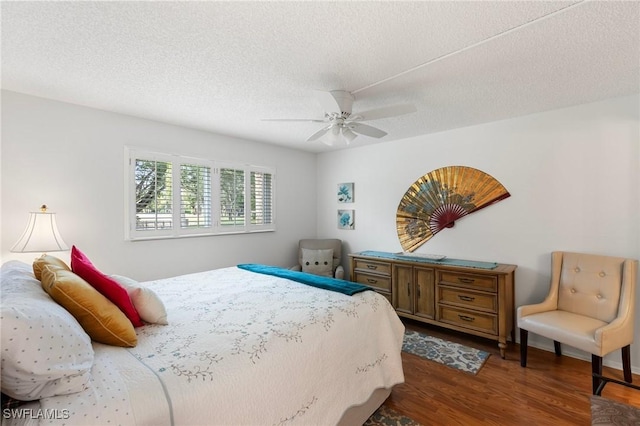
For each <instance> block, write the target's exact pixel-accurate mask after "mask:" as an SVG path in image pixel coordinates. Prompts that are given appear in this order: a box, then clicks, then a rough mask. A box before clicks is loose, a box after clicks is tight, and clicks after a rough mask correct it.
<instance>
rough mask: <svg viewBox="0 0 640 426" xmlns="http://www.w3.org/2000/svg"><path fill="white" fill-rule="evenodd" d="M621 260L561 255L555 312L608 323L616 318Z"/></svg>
mask: <svg viewBox="0 0 640 426" xmlns="http://www.w3.org/2000/svg"><path fill="white" fill-rule="evenodd" d="M624 260H625V259H624V258H618V257H608V256H598V255H592V254H583V253H568V252H565V253H564V254H563V255H562V270H561V275H560V286H559V289H558V309H560V310H563V311H567V312H573V313H576V314H579V315H584V316H590V317H594V318H597V319H599V320H601V321H606V322H611V321H613V319H614V318H616V316H617V315H618V304H619V302H620V291H621V286H622V265H623V263H624Z"/></svg>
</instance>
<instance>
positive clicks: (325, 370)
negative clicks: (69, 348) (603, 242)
mask: <svg viewBox="0 0 640 426" xmlns="http://www.w3.org/2000/svg"><path fill="white" fill-rule="evenodd" d="M145 285H147V286H149V287H150V288H152V289H153V290H154V291H155V292H156V293H157V294H158V295H159V296H160V297H161V298H162V300H163V301H164V303H165V306H166V308H167V311H168V314H169V325H167V326H162V325H147V326H144V327H141V328H138V329H137V333H138V346H137V347H135V348H131V349H121V348H113V347H108V346H104V345H100V344H96V345H95V350H96V361H95V365H94V368H93V370H92V374H93V380H92V388H91V389H89V390H87V391H85V392H81V393H78V394H74V395H68V396H64V397H53V398H46V399H43V400H42V401H41V407H42V408H43V409H45V410H49V411H48V412H51V411H50V410H68V411H65V413H68V416H67V417H68V418H67V419H65V420H64V422H63V423H64V424H68V425H72V424H77V425H87V424H107V422H106V421H107V420H109V424H113V425H117V424H123V425H128V424H138V425H143V424H148V425H162V424H167V425H170V424H175V425H290V424H291V425H294V424H299V425H332V424H336V423H337V422H338V421H339V419H340V417H341V416H342V414H343V413H344V411H345V410H346V409H347V408H349V407H350V406H353V405H358V404H361V403H363V402H365V401H366V400H367V399H368V398H369V396H370V395H371V393H372V392H373V391H374V390H375V389H378V388H390V387H392V386H393V385H395V384H398V383H401V382H403V380H404V376H403V371H402V361H401V357H400V352H401V347H402V337H403V332H404V326H403V324H402V323H401V322H400V320H399V319H398V317H397V315H396V313H395V311H394V310H393V308H392V307H391V306H390V305H389V303H388V302H387V300H386V299H385V298H384V297H382V296H380V295H378V294H376V293H374V292H373V291H365V292H362V293H358V294H356V295H354V296H346V295H343V294H340V293H336V292H330V291H326V290H321V289H317V288H313V287H310V286H306V285H304V284H299V283H295V282H292V281H289V280H286V279H282V278H277V277H273V276H268V275H261V274H255V273H252V272H248V271H244V270H240V269H238V268H235V267H233V268H224V269H218V270H214V271H208V272H202V273H197V274H190V275H183V276H179V277H175V278H170V279H164V280H158V281H152V282H148V283H145ZM59 422H60V421H59V420H57V421H52V423H59ZM44 423H46V421H45V422H44Z"/></svg>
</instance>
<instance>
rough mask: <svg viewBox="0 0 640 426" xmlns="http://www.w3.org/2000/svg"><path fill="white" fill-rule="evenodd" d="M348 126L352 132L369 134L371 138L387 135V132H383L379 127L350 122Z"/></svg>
mask: <svg viewBox="0 0 640 426" xmlns="http://www.w3.org/2000/svg"><path fill="white" fill-rule="evenodd" d="M349 128H350V129H351V131H352V132H354V133H359V134H361V135H365V136H371V137H372V138H381V137H383V136H386V135H387V132H384V131H382V130H380V129H376V128H375V127H373V126H369V125H367V124H360V123H350V124H349Z"/></svg>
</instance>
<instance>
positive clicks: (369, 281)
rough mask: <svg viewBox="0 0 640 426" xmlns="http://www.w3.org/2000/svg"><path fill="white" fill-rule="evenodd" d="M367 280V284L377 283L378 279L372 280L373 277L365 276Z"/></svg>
mask: <svg viewBox="0 0 640 426" xmlns="http://www.w3.org/2000/svg"><path fill="white" fill-rule="evenodd" d="M367 282H368V283H369V284H375V283H377V282H378V280H374V279H373V278H367Z"/></svg>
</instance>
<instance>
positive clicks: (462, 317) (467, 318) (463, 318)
mask: <svg viewBox="0 0 640 426" xmlns="http://www.w3.org/2000/svg"><path fill="white" fill-rule="evenodd" d="M458 318H460V319H461V320H462V321H469V322H473V321H475V320H476V319H475V318H474V317H470V316H467V315H458Z"/></svg>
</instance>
